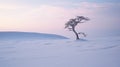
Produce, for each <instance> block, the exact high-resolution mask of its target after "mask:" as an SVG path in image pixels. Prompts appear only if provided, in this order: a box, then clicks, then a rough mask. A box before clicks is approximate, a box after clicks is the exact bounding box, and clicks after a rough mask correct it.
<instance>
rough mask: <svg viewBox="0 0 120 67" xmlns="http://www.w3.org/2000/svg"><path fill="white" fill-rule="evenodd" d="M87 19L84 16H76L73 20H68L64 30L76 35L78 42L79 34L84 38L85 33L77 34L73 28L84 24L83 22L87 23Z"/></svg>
mask: <svg viewBox="0 0 120 67" xmlns="http://www.w3.org/2000/svg"><path fill="white" fill-rule="evenodd" d="M88 20H89V18H87V17H84V16H77V17H76V18H74V19H70V20H69V21H68V22H67V23H66V24H65V28H68V29H69V30H70V31H73V32H74V33H75V35H76V40H79V39H80V38H79V34H82V35H84V36H86V34H85V33H83V32H79V33H78V32H77V31H76V29H75V27H76V26H77V25H78V24H79V23H84V22H85V21H88Z"/></svg>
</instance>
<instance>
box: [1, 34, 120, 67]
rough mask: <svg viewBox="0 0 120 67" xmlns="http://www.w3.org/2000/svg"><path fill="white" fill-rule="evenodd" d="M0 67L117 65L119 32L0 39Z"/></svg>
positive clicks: (119, 64)
mask: <svg viewBox="0 0 120 67" xmlns="http://www.w3.org/2000/svg"><path fill="white" fill-rule="evenodd" d="M0 67H120V36H117V37H101V38H100V37H99V38H88V39H87V38H86V40H79V41H76V40H71V39H60V40H59V39H57V40H50V39H49V40H41V39H40V40H39V39H38V40H36V39H35V40H34V39H33V40H31V39H30V40H29V39H28V40H16V39H13V40H0Z"/></svg>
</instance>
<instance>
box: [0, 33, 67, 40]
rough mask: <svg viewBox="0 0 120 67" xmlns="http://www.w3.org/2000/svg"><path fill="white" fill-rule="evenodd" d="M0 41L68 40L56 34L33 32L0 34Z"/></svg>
mask: <svg viewBox="0 0 120 67" xmlns="http://www.w3.org/2000/svg"><path fill="white" fill-rule="evenodd" d="M0 39H68V38H67V37H64V36H60V35H56V34H45V33H33V32H0Z"/></svg>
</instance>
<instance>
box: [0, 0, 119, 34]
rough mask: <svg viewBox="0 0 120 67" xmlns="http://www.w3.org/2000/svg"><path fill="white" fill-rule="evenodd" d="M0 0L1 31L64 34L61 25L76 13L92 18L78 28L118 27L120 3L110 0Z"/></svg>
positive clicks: (103, 28) (111, 28)
mask: <svg viewBox="0 0 120 67" xmlns="http://www.w3.org/2000/svg"><path fill="white" fill-rule="evenodd" d="M53 1H54V2H55V3H52V2H50V1H49V0H48V1H37V0H33V1H32V0H30V1H29V0H24V1H23V0H22V1H21V0H16V1H13V0H11V2H9V0H5V1H0V31H31V32H46V33H57V34H62V35H64V34H66V33H67V32H65V30H64V24H65V23H66V22H67V21H68V20H69V19H70V18H74V17H75V16H77V15H83V16H87V17H89V18H90V19H91V20H90V21H89V22H87V23H85V24H81V25H80V28H79V30H81V31H84V30H86V31H91V30H92V31H93V30H94V31H96V30H97V31H98V30H119V29H120V27H119V25H120V23H119V22H120V19H119V17H120V15H118V14H119V11H120V10H119V9H120V3H119V2H112V1H109V2H107V1H105V2H104V1H101V2H99V1H98V2H97V0H96V1H91V2H90V1H86V2H84V1H82V0H81V1H79V0H74V1H73V0H70V1H68V0H61V1H58V0H53Z"/></svg>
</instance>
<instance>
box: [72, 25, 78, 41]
mask: <svg viewBox="0 0 120 67" xmlns="http://www.w3.org/2000/svg"><path fill="white" fill-rule="evenodd" d="M72 29H73V32H74V33H75V35H76V40H79V39H80V38H79V35H78V33H77V32H76V30H75V27H72Z"/></svg>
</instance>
